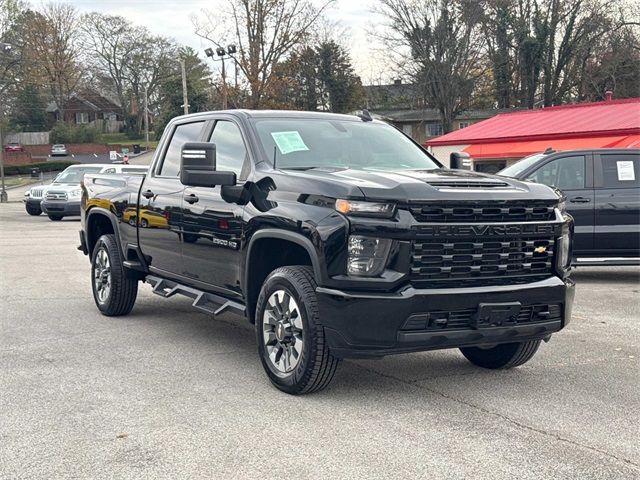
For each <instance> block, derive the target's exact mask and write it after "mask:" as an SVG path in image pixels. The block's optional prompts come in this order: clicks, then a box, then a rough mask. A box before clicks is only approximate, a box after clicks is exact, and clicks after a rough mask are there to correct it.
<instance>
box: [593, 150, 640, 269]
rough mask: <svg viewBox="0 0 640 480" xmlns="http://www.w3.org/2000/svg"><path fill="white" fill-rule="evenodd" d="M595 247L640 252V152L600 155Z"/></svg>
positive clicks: (614, 251)
mask: <svg viewBox="0 0 640 480" xmlns="http://www.w3.org/2000/svg"><path fill="white" fill-rule="evenodd" d="M595 180H596V188H595V240H594V243H595V249H596V250H599V251H602V253H603V255H605V254H606V255H608V256H610V255H624V256H629V255H631V256H639V255H640V154H639V153H637V152H624V151H623V152H620V151H615V152H611V153H607V152H599V153H598V154H597V155H596V175H595Z"/></svg>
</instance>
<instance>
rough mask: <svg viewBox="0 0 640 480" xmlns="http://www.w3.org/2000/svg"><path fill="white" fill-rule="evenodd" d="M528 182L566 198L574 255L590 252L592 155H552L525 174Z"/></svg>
mask: <svg viewBox="0 0 640 480" xmlns="http://www.w3.org/2000/svg"><path fill="white" fill-rule="evenodd" d="M526 179H527V180H530V181H534V182H538V183H543V184H545V185H549V186H551V187H557V188H559V189H560V190H562V191H563V192H564V194H565V195H566V196H567V211H568V212H569V213H570V214H571V216H573V219H574V220H575V241H574V246H573V248H574V253H576V254H580V253H586V252H588V251H590V250H592V249H593V238H594V237H593V236H594V198H595V194H594V190H593V156H592V155H591V154H584V153H580V154H575V155H572V154H567V155H566V156H554V157H552V158H550V159H549V160H548V161H546V162H544V163H542V164H541V165H539V166H536V167H535V170H532V171H530V172H529V173H528V174H527V178H526Z"/></svg>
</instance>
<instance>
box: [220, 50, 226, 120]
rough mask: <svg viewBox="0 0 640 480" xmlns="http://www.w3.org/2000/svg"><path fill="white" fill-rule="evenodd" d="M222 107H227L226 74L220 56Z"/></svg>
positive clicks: (224, 108)
mask: <svg viewBox="0 0 640 480" xmlns="http://www.w3.org/2000/svg"><path fill="white" fill-rule="evenodd" d="M220 60H222V109H223V110H226V109H227V75H226V73H225V70H224V57H222V58H221V59H220Z"/></svg>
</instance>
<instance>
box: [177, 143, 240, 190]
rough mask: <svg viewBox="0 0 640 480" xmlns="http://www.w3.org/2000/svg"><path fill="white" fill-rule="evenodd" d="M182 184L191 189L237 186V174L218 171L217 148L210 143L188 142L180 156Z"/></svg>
mask: <svg viewBox="0 0 640 480" xmlns="http://www.w3.org/2000/svg"><path fill="white" fill-rule="evenodd" d="M180 182H181V183H182V184H183V185H187V186H189V187H215V186H216V185H221V186H225V185H235V184H236V174H235V172H218V171H216V146H215V144H214V143H209V142H187V143H185V144H184V145H183V146H182V152H181V155H180Z"/></svg>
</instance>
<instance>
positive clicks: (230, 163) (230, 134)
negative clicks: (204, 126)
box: [209, 120, 247, 177]
mask: <svg viewBox="0 0 640 480" xmlns="http://www.w3.org/2000/svg"><path fill="white" fill-rule="evenodd" d="M209 141H210V142H213V143H215V144H216V170H219V171H221V172H225V171H226V172H236V175H237V176H238V177H240V174H241V172H242V166H243V165H244V162H245V159H246V158H247V149H246V147H245V146H244V142H243V140H242V134H241V133H240V129H239V128H238V127H237V126H236V125H235V124H234V123H232V122H228V121H226V120H219V121H218V122H216V126H215V128H214V129H213V133H212V134H211V138H210V139H209Z"/></svg>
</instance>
